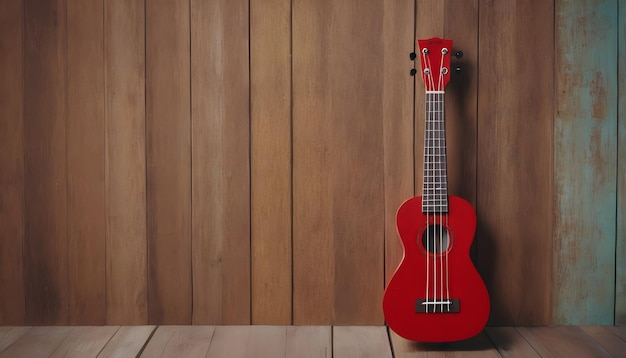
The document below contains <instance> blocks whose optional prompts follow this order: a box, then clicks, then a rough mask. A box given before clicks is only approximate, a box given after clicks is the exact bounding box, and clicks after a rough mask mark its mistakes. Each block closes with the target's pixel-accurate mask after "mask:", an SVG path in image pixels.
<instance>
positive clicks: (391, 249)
mask: <svg viewBox="0 0 626 358" xmlns="http://www.w3.org/2000/svg"><path fill="white" fill-rule="evenodd" d="M384 6H385V10H384V18H383V37H384V47H385V49H384V53H385V56H384V59H383V61H384V65H383V68H384V78H383V86H384V90H383V118H384V120H383V133H384V136H383V140H384V181H385V282H387V281H388V280H389V279H390V278H391V275H392V274H393V273H394V271H395V269H396V268H397V267H398V265H399V263H400V260H401V258H402V245H401V244H400V241H399V237H398V234H397V231H396V211H397V210H398V208H399V207H400V205H401V204H402V203H403V202H404V201H405V200H406V199H408V198H410V197H412V196H413V195H414V194H415V191H414V180H415V178H414V170H415V169H414V165H415V164H414V160H415V158H414V157H415V155H414V137H413V132H414V128H413V125H414V123H413V121H414V118H413V98H414V97H413V94H414V93H413V91H414V85H415V78H414V77H411V76H410V75H409V70H410V69H411V68H412V65H413V63H412V62H411V61H410V60H409V53H410V52H411V51H413V47H414V26H415V1H413V0H406V1H385V2H384Z"/></svg>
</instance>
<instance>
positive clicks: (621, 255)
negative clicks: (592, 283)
mask: <svg viewBox="0 0 626 358" xmlns="http://www.w3.org/2000/svg"><path fill="white" fill-rule="evenodd" d="M618 7H619V9H618V10H619V15H618V26H617V28H618V34H617V36H618V39H619V42H618V45H617V46H618V49H619V58H618V68H617V72H618V78H619V89H618V93H619V102H618V106H619V107H618V109H619V112H618V113H619V117H618V129H617V130H618V134H619V142H618V154H617V158H618V164H617V241H616V249H617V254H616V255H615V258H616V262H615V264H616V266H615V267H616V274H617V278H616V280H615V283H616V287H615V323H616V324H626V0H620V1H619V5H618Z"/></svg>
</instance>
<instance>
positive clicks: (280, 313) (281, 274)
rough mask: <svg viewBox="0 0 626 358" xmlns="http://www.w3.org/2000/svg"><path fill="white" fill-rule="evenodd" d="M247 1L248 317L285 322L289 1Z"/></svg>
mask: <svg viewBox="0 0 626 358" xmlns="http://www.w3.org/2000/svg"><path fill="white" fill-rule="evenodd" d="M250 6H251V8H250V26H251V28H250V71H251V72H250V76H251V77H250V81H251V83H250V88H251V92H250V93H251V94H250V95H251V98H250V99H251V108H250V111H251V133H250V135H251V146H252V148H251V151H250V152H251V158H250V161H251V195H252V198H251V207H252V209H251V210H252V214H251V215H252V217H251V225H252V233H251V240H252V242H251V244H252V246H251V247H252V252H251V259H252V323H253V324H290V323H291V311H292V310H291V297H292V292H291V288H292V283H291V277H292V271H291V267H292V263H291V204H292V203H291V164H292V163H291V143H292V140H291V1H290V0H274V1H264V2H260V1H252V2H251V3H250Z"/></svg>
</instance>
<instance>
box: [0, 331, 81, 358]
mask: <svg viewBox="0 0 626 358" xmlns="http://www.w3.org/2000/svg"><path fill="white" fill-rule="evenodd" d="M71 332H72V328H71V327H33V328H32V329H30V330H28V331H27V332H26V333H25V334H24V335H22V336H21V337H20V339H18V340H17V341H15V342H14V343H13V344H12V345H11V346H9V348H7V349H6V350H4V351H2V352H0V358H14V357H29V358H48V357H50V356H51V355H52V354H53V353H54V351H55V350H56V349H57V348H58V347H59V346H60V345H61V343H63V340H65V338H66V337H67V336H68V335H69V334H70V333H71Z"/></svg>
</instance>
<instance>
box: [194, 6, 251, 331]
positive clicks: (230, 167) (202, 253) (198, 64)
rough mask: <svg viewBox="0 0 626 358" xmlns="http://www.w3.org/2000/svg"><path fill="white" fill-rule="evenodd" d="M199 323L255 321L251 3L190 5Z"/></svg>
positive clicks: (197, 319)
mask: <svg viewBox="0 0 626 358" xmlns="http://www.w3.org/2000/svg"><path fill="white" fill-rule="evenodd" d="M191 7H192V12H191V29H192V30H191V71H192V77H191V78H192V81H191V88H192V91H191V94H192V98H191V103H192V124H191V126H192V134H191V136H192V148H191V150H192V166H191V173H192V174H191V175H192V177H191V180H192V193H193V195H192V241H193V255H192V258H193V263H192V265H193V272H192V273H193V287H194V290H193V322H194V323H195V324H249V323H250V305H251V302H250V159H249V150H250V147H249V143H250V134H249V127H250V124H249V123H250V122H249V116H250V110H249V108H250V105H249V100H250V95H249V93H250V88H249V64H248V61H249V55H248V44H249V42H248V20H249V19H248V1H243V0H237V1H229V0H221V1H196V0H193V1H191Z"/></svg>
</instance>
